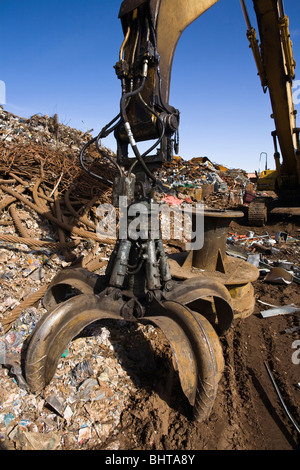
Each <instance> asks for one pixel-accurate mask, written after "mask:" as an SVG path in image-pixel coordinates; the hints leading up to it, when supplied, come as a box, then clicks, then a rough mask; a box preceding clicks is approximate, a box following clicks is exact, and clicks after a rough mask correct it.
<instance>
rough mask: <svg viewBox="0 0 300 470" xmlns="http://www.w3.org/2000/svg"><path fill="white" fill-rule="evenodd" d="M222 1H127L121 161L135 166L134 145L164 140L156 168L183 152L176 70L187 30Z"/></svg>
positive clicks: (121, 66)
mask: <svg viewBox="0 0 300 470" xmlns="http://www.w3.org/2000/svg"><path fill="white" fill-rule="evenodd" d="M217 1H218V0H189V1H188V2H186V1H182V0H124V1H123V3H122V5H121V9H120V13H119V17H120V19H121V21H122V27H123V31H124V41H123V43H122V46H121V49H120V57H119V61H118V63H117V64H116V66H115V69H116V73H117V75H118V77H119V78H120V79H121V82H122V99H121V114H122V118H123V119H122V123H121V125H120V126H119V128H118V129H117V131H116V132H115V137H116V140H117V142H118V160H119V162H120V163H122V164H123V165H125V166H126V165H129V166H130V160H128V144H129V143H130V144H132V143H133V144H134V145H132V148H133V150H134V153H135V156H136V157H138V158H139V154H137V147H136V146H135V143H136V142H139V141H146V140H154V139H158V140H159V142H160V148H159V150H158V152H157V155H156V156H151V157H149V156H148V154H147V156H145V158H144V160H145V161H148V162H151V163H154V162H162V161H167V160H171V158H172V155H173V150H175V153H177V152H178V137H177V135H178V126H179V111H178V110H177V109H175V108H173V107H172V106H170V104H169V94H170V81H171V69H172V62H173V57H174V52H175V49H176V45H177V42H178V40H179V38H180V36H181V34H182V32H183V31H184V29H185V28H186V27H187V26H188V25H189V24H190V23H192V22H193V21H194V20H196V18H198V17H199V16H200V15H202V13H204V12H205V11H206V10H207V9H208V8H210V7H211V6H212V5H214V4H215V3H216V2H217Z"/></svg>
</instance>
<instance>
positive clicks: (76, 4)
mask: <svg viewBox="0 0 300 470" xmlns="http://www.w3.org/2000/svg"><path fill="white" fill-rule="evenodd" d="M246 3H247V6H248V11H249V14H250V17H251V21H252V24H253V26H254V27H256V19H255V15H254V12H253V6H252V0H246ZM120 4H121V0H120V1H119V0H26V1H22V0H9V1H8V0H0V15H1V16H0V17H1V32H0V34H1V46H0V64H1V66H0V80H2V81H4V82H5V85H6V104H5V105H4V109H5V110H7V111H10V112H13V113H15V114H17V115H19V116H23V117H29V116H31V115H32V114H35V113H42V114H48V115H53V114H55V113H57V114H58V117H59V120H60V122H62V123H64V124H67V125H69V126H72V127H75V128H77V129H80V130H83V131H86V130H89V129H91V128H93V129H94V130H95V132H94V134H95V133H97V132H98V131H99V130H100V129H101V128H102V127H103V126H104V125H105V124H106V123H108V122H109V121H110V120H111V119H112V118H113V117H114V116H115V115H116V114H118V112H119V101H120V96H121V88H120V82H119V80H118V78H117V77H116V75H115V71H114V68H113V66H114V65H115V63H116V62H117V61H118V55H119V49H120V45H121V43H122V40H123V34H122V28H121V23H120V20H119V19H118V13H119V8H120ZM284 6H285V12H286V14H287V15H288V16H289V19H290V32H291V39H292V42H293V50H294V57H295V60H296V64H297V65H298V67H299V70H298V67H296V80H295V82H294V84H295V92H297V88H299V90H300V2H299V0H285V1H284ZM298 72H299V73H298ZM298 80H299V81H298ZM299 98H300V93H299ZM299 102H300V99H299ZM170 104H171V105H173V106H174V107H176V108H178V109H179V110H180V112H181V124H180V150H179V155H181V156H182V157H183V158H184V159H190V158H192V157H199V156H207V157H209V158H210V159H211V160H212V161H214V162H217V163H220V164H223V165H225V166H228V167H230V168H243V169H245V170H246V171H254V170H255V169H258V168H259V157H260V153H261V152H266V153H267V154H268V163H269V167H270V168H274V163H273V142H272V138H271V132H272V131H273V130H274V126H273V120H272V119H271V118H270V114H271V106H270V100H269V95H268V94H264V93H263V91H262V88H261V85H260V80H259V78H258V76H257V70H256V66H255V63H254V59H253V56H252V53H251V50H250V49H249V44H248V40H247V38H246V24H245V20H244V17H243V14H242V9H241V6H240V2H239V0H219V2H218V3H217V4H216V5H214V6H213V7H212V8H211V9H210V10H208V11H207V12H206V13H205V14H204V15H202V16H201V17H200V18H198V19H197V20H196V21H195V22H194V23H193V24H192V25H190V26H189V27H188V28H187V29H186V30H185V31H184V33H183V35H182V36H181V38H180V41H179V43H178V46H177V49H176V52H175V57H174V63H173V70H172V80H171V95H170ZM295 107H296V109H297V111H298V113H299V112H300V103H299V104H298V100H297V103H295ZM299 119H300V117H298V126H299V122H300V121H299ZM102 143H103V145H106V146H107V147H110V148H111V149H112V150H116V145H115V141H114V139H113V137H109V138H108V139H106V140H104V141H103V142H102ZM263 166H264V163H263V164H262V163H261V169H263Z"/></svg>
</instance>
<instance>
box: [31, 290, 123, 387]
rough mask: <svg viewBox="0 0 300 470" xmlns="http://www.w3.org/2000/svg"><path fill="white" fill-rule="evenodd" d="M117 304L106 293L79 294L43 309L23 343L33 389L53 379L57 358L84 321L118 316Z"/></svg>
mask: <svg viewBox="0 0 300 470" xmlns="http://www.w3.org/2000/svg"><path fill="white" fill-rule="evenodd" d="M119 311H120V305H119V304H118V301H117V300H113V299H111V297H109V298H108V297H107V296H102V297H101V296H99V297H98V296H95V295H86V294H82V295H78V296H75V297H73V298H71V299H69V300H67V301H65V302H63V303H61V304H60V305H58V306H57V307H56V308H55V309H54V310H52V311H50V312H48V313H46V314H45V315H44V316H43V317H42V318H41V320H40V321H39V323H38V324H37V326H36V328H35V330H34V331H33V333H32V335H31V336H30V338H29V341H28V344H27V345H26V352H25V354H26V357H25V366H24V367H25V370H24V372H25V379H26V382H27V384H28V386H29V388H30V390H31V391H32V392H34V393H40V392H41V391H42V389H43V388H44V387H45V386H46V385H47V384H48V383H49V382H50V381H51V380H52V377H53V376H54V373H55V370H56V367H57V364H58V361H59V359H60V357H61V355H62V353H63V352H64V351H65V349H66V348H67V346H68V344H69V343H70V341H71V340H72V339H73V338H75V337H76V336H77V335H78V334H79V333H80V332H81V331H82V330H83V328H85V327H86V326H87V325H89V324H91V323H93V322H95V321H97V320H101V319H107V318H112V319H119V320H120V316H119Z"/></svg>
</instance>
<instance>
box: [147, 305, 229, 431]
mask: <svg viewBox="0 0 300 470" xmlns="http://www.w3.org/2000/svg"><path fill="white" fill-rule="evenodd" d="M158 310H159V312H158V313H159V315H154V314H153V315H149V316H148V317H146V318H145V319H143V320H142V321H147V322H150V323H153V324H155V325H156V326H158V327H159V328H160V329H161V330H162V332H163V333H164V335H165V336H166V338H167V340H168V341H169V343H170V346H171V349H172V352H173V354H174V357H175V360H176V364H177V368H178V374H179V379H180V383H181V387H182V390H183V392H184V394H185V395H186V397H187V399H188V400H189V402H190V404H191V405H192V406H193V417H194V419H195V420H196V421H200V422H201V421H204V420H205V419H206V418H207V417H208V416H209V414H210V412H211V409H212V407H213V404H214V401H215V398H216V393H217V387H218V383H219V381H220V378H221V375H222V372H223V369H224V358H223V353H222V348H221V345H220V342H219V338H218V335H217V333H216V332H215V330H214V328H213V327H212V325H211V324H210V323H209V321H208V320H207V319H206V318H204V317H203V316H201V315H200V314H198V313H196V314H195V312H193V311H192V310H190V309H189V308H187V307H185V306H184V305H182V304H180V303H178V302H174V301H165V302H163V303H162V304H159V306H158Z"/></svg>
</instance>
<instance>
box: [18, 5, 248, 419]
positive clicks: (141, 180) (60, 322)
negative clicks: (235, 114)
mask: <svg viewBox="0 0 300 470" xmlns="http://www.w3.org/2000/svg"><path fill="white" fill-rule="evenodd" d="M172 1H173V3H172V8H174V7H176V8H177V9H178V15H176V18H174V17H173V16H172V15H169V11H170V8H171V7H170V5H168V0H125V1H124V2H123V3H122V5H121V10H120V18H121V20H122V25H123V29H124V42H123V44H122V47H121V50H120V60H119V62H118V63H117V65H116V67H115V68H116V72H117V75H118V77H119V78H120V79H121V83H122V97H121V103H120V113H119V114H118V115H117V116H116V118H114V119H113V120H112V121H111V122H110V123H109V124H108V125H107V126H105V127H104V128H103V129H102V131H101V132H100V133H99V135H98V136H97V137H95V138H94V139H92V140H91V141H90V142H88V143H87V144H86V145H85V147H84V148H83V149H82V152H81V155H80V160H81V164H82V166H83V168H84V169H86V171H88V172H89V173H90V174H92V175H93V176H94V177H96V178H100V179H103V178H102V177H101V176H99V175H96V174H93V173H91V172H90V170H89V169H88V168H87V167H86V162H85V158H84V157H85V151H86V149H87V148H88V147H89V146H90V145H96V148H97V149H98V151H99V152H100V153H101V152H102V150H101V148H100V140H101V139H103V138H104V137H106V136H107V135H108V134H110V133H112V132H114V135H115V138H116V141H117V146H118V153H117V160H116V161H115V160H114V159H112V158H111V157H108V156H107V155H106V154H105V155H104V156H105V157H107V158H110V160H111V162H112V163H113V164H114V165H115V166H116V167H117V170H118V176H117V177H116V178H115V181H114V187H113V203H114V204H115V205H117V204H118V202H119V197H120V196H122V197H125V198H126V201H127V203H128V208H127V210H128V214H129V212H130V207H132V205H133V204H136V203H139V204H140V205H141V206H142V207H144V208H145V213H146V214H147V217H148V218H153V217H156V215H155V214H153V196H154V193H155V191H165V190H166V188H164V187H163V186H162V184H161V183H160V181H158V180H157V179H156V177H155V176H154V174H153V170H155V169H156V168H159V166H160V165H161V164H162V163H163V162H164V161H168V160H171V159H172V154H173V148H174V147H175V150H177V149H176V147H177V145H178V124H179V112H178V110H176V109H174V108H173V107H171V106H170V105H169V104H168V98H169V84H170V69H171V64H172V59H173V54H174V50H175V46H176V43H177V41H178V38H179V36H180V34H181V32H182V31H183V29H184V28H185V27H186V26H187V25H188V24H189V23H191V22H192V21H194V20H195V19H196V18H197V17H198V16H200V15H201V14H202V13H203V12H204V11H205V10H206V9H207V8H209V7H210V6H211V5H212V4H214V3H215V1H200V0H198V1H196V0H192V1H189V4H190V8H189V9H186V8H185V2H184V1H182V0H181V1H180V0H172ZM174 2H175V3H176V5H174ZM145 140H155V143H154V144H153V145H152V146H151V147H150V148H149V150H147V151H146V152H145V153H143V154H142V155H141V154H140V152H139V150H138V147H137V143H136V142H139V141H145ZM129 145H130V147H131V149H132V150H133V153H134V157H133V158H129V157H128V147H129ZM158 146H159V149H158V151H157V154H156V155H155V156H150V155H149V154H150V152H151V151H152V150H153V149H154V148H156V147H158ZM212 212H213V211H208V212H207V211H206V212H205V211H204V217H207V216H208V217H211V216H212V219H211V218H210V220H212V224H213V226H214V230H217V231H218V230H221V231H222V233H223V234H224V233H225V232H224V227H225V230H226V223H225V224H224V220H225V219H226V220H229V218H230V214H229V216H228V215H227V218H226V214H225V219H224V213H221V214H218V212H213V214H212ZM128 214H127V215H128ZM198 215H199V214H197V213H196V212H195V210H194V209H193V210H192V219H193V220H195V218H197V216H198ZM202 215H203V213H202ZM233 216H239V214H233ZM129 222H130V216H128V223H129ZM150 225H151V224H149V229H148V230H146V231H145V230H144V231H141V232H140V235H139V236H138V237H136V236H133V235H132V234H131V233H130V230H126V231H125V232H126V233H125V236H124V233H122V234H121V235H120V233H119V236H118V239H117V242H116V244H115V247H114V250H113V252H112V255H111V257H110V259H109V262H108V266H107V269H106V273H105V275H103V276H100V275H98V274H94V273H91V272H89V271H88V270H86V269H83V268H67V269H65V270H63V271H61V272H59V273H58V274H57V276H56V277H55V278H54V280H53V281H52V283H51V285H50V287H49V289H48V291H47V293H46V295H45V297H44V306H45V307H46V308H47V310H48V312H47V313H46V314H45V315H44V316H43V317H42V319H41V320H40V322H39V323H38V325H37V326H36V328H35V330H34V331H33V333H32V335H31V337H30V338H29V341H28V345H27V351H26V358H25V376H26V381H27V384H28V386H29V387H30V389H31V390H32V391H33V392H35V393H39V392H41V391H42V390H43V388H44V387H45V386H46V385H47V384H48V383H49V382H50V381H51V380H52V378H53V375H54V373H55V370H56V367H57V364H58V361H59V359H60V357H61V354H62V353H63V351H64V350H65V349H66V347H67V345H68V343H69V342H70V341H71V340H72V339H73V338H74V337H76V336H77V335H78V334H79V333H80V332H81V331H82V330H83V328H85V327H86V326H87V325H89V324H91V323H93V322H95V321H96V320H101V319H108V318H109V319H114V320H116V321H118V320H124V319H125V320H128V321H134V322H141V323H144V324H146V323H150V324H153V325H155V326H157V327H158V328H160V329H161V330H162V332H163V333H164V335H165V336H166V338H167V340H168V341H169V343H170V346H171V349H172V352H173V354H174V356H175V360H176V365H177V370H178V374H179V378H180V383H181V386H182V390H183V392H184V394H185V395H186V397H187V398H188V400H189V402H190V404H191V406H192V407H193V410H194V417H195V419H196V420H198V421H202V420H204V419H205V418H207V417H208V416H209V414H210V411H211V409H212V406H213V403H214V400H215V397H216V393H217V386H218V382H219V380H220V378H221V375H222V371H223V368H224V359H223V354H222V349H221V346H220V341H219V336H220V335H223V334H224V333H225V332H226V331H227V330H228V329H229V328H230V326H231V324H232V321H233V318H234V309H233V307H232V295H231V293H230V289H229V287H232V286H235V282H234V279H233V278H234V276H233V275H232V273H231V275H230V276H229V278H230V281H228V282H229V283H230V286H229V285H228V282H227V283H226V282H225V281H224V279H223V278H222V276H223V277H224V276H225V277H226V276H227V275H228V273H227V272H226V269H227V268H226V265H228V264H227V263H226V254H225V253H224V251H225V245H224V246H223V240H224V237H223V238H222V237H219V234H218V236H217V237H216V238H217V239H218V240H220V242H219V243H221V244H220V246H212V247H211V245H210V247H209V249H208V250H206V258H207V257H209V258H214V254H215V252H216V253H217V257H216V259H217V262H216V265H215V266H214V267H213V268H210V269H211V271H210V274H209V275H208V276H206V274H205V270H204V271H203V269H201V268H202V266H201V263H200V264H199V263H198V264H197V265H195V266H193V263H191V264H190V265H189V267H187V264H185V267H184V268H183V269H182V271H181V272H182V273H183V274H184V273H190V274H191V275H189V274H184V276H183V277H181V278H180V276H179V277H178V276H177V274H176V272H175V271H176V269H175V271H174V274H173V273H172V269H171V268H170V263H169V259H168V257H167V255H166V253H165V251H164V246H163V241H162V237H161V231H160V230H158V231H155V233H154V234H153V231H151V227H150ZM127 228H128V227H127ZM214 234H215V235H216V232H214V233H211V232H209V234H208V236H209V237H214ZM205 244H206V242H205V240H204V247H203V250H204V251H205ZM212 250H214V252H213V251H212ZM200 251H201V250H200ZM173 261H174V260H173ZM220 266H221V267H220ZM177 267H178V265H177ZM197 273H198V275H197ZM215 274H216V275H215ZM219 275H221V280H220V279H219V278H218V276H219ZM251 276H252V277H251ZM255 276H256V272H255V273H254V278H255ZM227 280H228V276H227ZM251 280H253V272H252V273H251V275H250V278H247V279H244V281H243V286H242V288H244V286H245V285H248V284H249V281H251ZM236 284H237V285H238V287H237V290H238V294H239V296H240V297H243V293H242V292H241V291H240V290H239V289H240V287H241V285H240V283H239V282H236ZM70 287H71V288H72V289H76V292H77V294H78V295H74V296H73V297H71V298H69V299H68V300H65V299H66V293H67V292H69V289H70ZM235 287H236V286H235Z"/></svg>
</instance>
